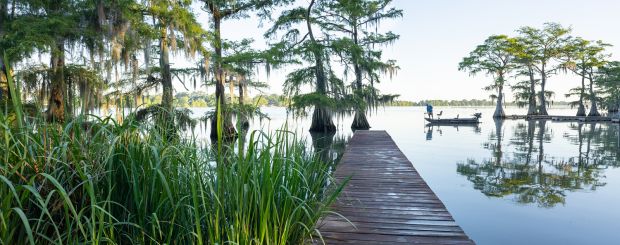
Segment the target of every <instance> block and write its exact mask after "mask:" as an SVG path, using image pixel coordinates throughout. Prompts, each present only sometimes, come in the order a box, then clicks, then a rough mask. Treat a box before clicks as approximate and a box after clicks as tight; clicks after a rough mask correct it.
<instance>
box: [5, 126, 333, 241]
mask: <svg viewBox="0 0 620 245" xmlns="http://www.w3.org/2000/svg"><path fill="white" fill-rule="evenodd" d="M84 119H86V118H85V117H78V118H76V119H75V120H74V121H71V122H70V123H68V124H66V125H63V126H61V125H52V124H45V123H39V122H38V121H37V122H31V123H29V124H28V126H27V128H23V129H16V128H13V127H11V126H10V125H9V124H8V123H7V117H6V115H5V114H0V130H1V131H0V133H1V135H3V140H2V142H1V143H0V152H1V153H0V217H1V219H0V227H3V229H0V241H1V243H2V244H24V243H31V244H40V243H45V244H73V243H140V244H147V243H148V244H152V243H168V244H172V243H180V244H200V243H204V244H224V243H235V244H249V243H256V244H301V243H303V242H304V241H305V239H307V238H309V236H311V235H316V234H315V233H314V232H315V231H314V230H313V229H312V227H313V226H314V224H315V223H316V222H317V220H318V219H319V218H320V217H322V216H323V215H324V214H325V212H326V211H327V210H328V208H329V206H330V204H331V203H332V202H333V201H334V197H335V195H337V194H338V193H339V192H340V191H341V189H342V186H341V185H339V186H335V185H333V184H331V185H328V183H329V182H330V181H329V178H330V174H329V169H330V168H331V165H330V164H329V163H324V162H321V161H319V160H318V159H317V158H315V157H313V156H312V155H311V154H310V153H309V152H308V151H307V148H306V146H305V144H304V143H303V142H302V141H300V140H299V139H297V138H296V137H295V136H294V135H293V134H291V133H288V132H286V131H279V132H278V133H275V134H272V135H266V134H264V133H262V132H253V133H252V134H251V136H250V137H249V141H248V145H247V148H246V149H247V150H245V152H244V153H235V151H232V150H230V151H224V149H227V148H228V147H229V146H223V147H221V148H220V149H222V151H220V152H219V153H216V152H213V151H211V150H210V148H205V147H203V146H201V145H199V144H197V143H196V141H195V140H194V139H191V138H190V139H187V140H184V139H182V140H179V141H175V142H170V141H168V140H166V138H167V137H166V136H165V135H163V134H161V133H160V132H159V131H157V130H153V129H152V128H151V127H149V126H148V125H143V124H139V123H137V122H136V121H134V120H131V119H127V120H125V121H124V123H123V124H117V123H116V122H115V121H113V120H111V119H96V118H95V119H94V121H85V120H84ZM35 129H36V130H35ZM216 155H217V156H219V157H215V156H216ZM214 160H215V164H213V163H214V162H213V161H214ZM331 183H333V182H331Z"/></svg>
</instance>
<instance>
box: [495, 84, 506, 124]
mask: <svg viewBox="0 0 620 245" xmlns="http://www.w3.org/2000/svg"><path fill="white" fill-rule="evenodd" d="M499 79H501V81H502V84H500V85H499V87H498V89H497V102H496V103H495V112H494V113H493V118H506V113H504V84H503V81H504V76H503V74H500V77H499Z"/></svg>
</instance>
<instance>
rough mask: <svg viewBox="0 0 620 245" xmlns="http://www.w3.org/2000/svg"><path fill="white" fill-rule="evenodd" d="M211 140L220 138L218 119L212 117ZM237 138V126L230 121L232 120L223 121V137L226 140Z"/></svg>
mask: <svg viewBox="0 0 620 245" xmlns="http://www.w3.org/2000/svg"><path fill="white" fill-rule="evenodd" d="M209 137H210V138H211V140H217V139H218V133H217V120H215V119H211V134H210V135H209ZM236 138H237V131H236V130H235V127H234V126H233V125H232V123H230V120H224V121H223V122H222V139H223V140H226V141H230V140H234V139H236Z"/></svg>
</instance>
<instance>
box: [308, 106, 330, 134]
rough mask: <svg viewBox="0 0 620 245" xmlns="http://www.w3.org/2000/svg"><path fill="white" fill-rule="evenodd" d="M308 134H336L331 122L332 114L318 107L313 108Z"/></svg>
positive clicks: (324, 108) (326, 109)
mask: <svg viewBox="0 0 620 245" xmlns="http://www.w3.org/2000/svg"><path fill="white" fill-rule="evenodd" d="M310 132H324V133H329V132H336V125H334V122H333V121H332V113H331V111H329V109H328V108H326V107H323V106H319V105H317V106H315V107H314V112H312V124H311V125H310Z"/></svg>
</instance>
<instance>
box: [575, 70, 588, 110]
mask: <svg viewBox="0 0 620 245" xmlns="http://www.w3.org/2000/svg"><path fill="white" fill-rule="evenodd" d="M585 80H586V74H585V71H582V73H581V90H580V91H579V108H578V109H577V115H576V116H585V115H586V107H585V106H584V105H583V97H584V96H585V90H586V83H585Z"/></svg>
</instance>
